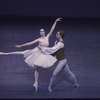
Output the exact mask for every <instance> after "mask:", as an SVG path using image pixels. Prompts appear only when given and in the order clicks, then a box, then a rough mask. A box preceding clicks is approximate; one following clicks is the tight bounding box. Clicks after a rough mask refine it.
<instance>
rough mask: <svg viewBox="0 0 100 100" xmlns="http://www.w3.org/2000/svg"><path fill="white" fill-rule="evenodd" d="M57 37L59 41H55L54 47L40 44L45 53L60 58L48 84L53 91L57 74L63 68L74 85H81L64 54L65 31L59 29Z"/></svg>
mask: <svg viewBox="0 0 100 100" xmlns="http://www.w3.org/2000/svg"><path fill="white" fill-rule="evenodd" d="M56 37H57V41H56V42H55V45H54V46H53V47H51V48H50V47H41V46H39V48H40V49H41V51H42V52H43V53H44V54H52V55H55V56H56V58H57V59H58V65H57V67H56V68H55V70H54V71H53V74H52V77H51V79H50V83H49V86H48V90H49V92H53V91H52V89H51V87H52V84H53V82H54V80H55V78H56V76H57V74H58V73H59V72H60V71H61V69H62V68H64V70H65V71H66V74H67V76H68V77H69V79H70V80H71V82H72V83H73V86H74V87H79V84H78V82H77V79H76V77H75V75H74V74H73V73H72V72H71V71H70V69H69V66H68V64H67V59H66V56H65V55H64V50H65V46H64V42H63V37H64V31H58V32H57V34H56Z"/></svg>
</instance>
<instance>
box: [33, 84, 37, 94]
mask: <svg viewBox="0 0 100 100" xmlns="http://www.w3.org/2000/svg"><path fill="white" fill-rule="evenodd" d="M33 86H34V87H35V91H36V92H37V90H38V83H34V84H33Z"/></svg>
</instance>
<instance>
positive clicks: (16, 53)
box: [0, 51, 25, 55]
mask: <svg viewBox="0 0 100 100" xmlns="http://www.w3.org/2000/svg"><path fill="white" fill-rule="evenodd" d="M24 52H25V51H15V52H8V53H4V52H0V55H10V54H14V55H21V54H22V55H23V54H24Z"/></svg>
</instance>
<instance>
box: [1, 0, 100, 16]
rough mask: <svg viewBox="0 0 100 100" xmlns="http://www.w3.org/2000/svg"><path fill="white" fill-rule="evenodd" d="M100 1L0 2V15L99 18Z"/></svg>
mask: <svg viewBox="0 0 100 100" xmlns="http://www.w3.org/2000/svg"><path fill="white" fill-rule="evenodd" d="M99 11H100V0H0V15H15V16H16V15H17V16H63V17H100V13H99Z"/></svg>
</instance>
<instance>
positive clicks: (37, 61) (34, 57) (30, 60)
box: [24, 47, 57, 68]
mask: <svg viewBox="0 0 100 100" xmlns="http://www.w3.org/2000/svg"><path fill="white" fill-rule="evenodd" d="M24 58H25V60H24V61H25V62H26V63H27V64H28V65H29V66H30V67H33V68H34V67H35V65H36V66H41V67H43V68H49V67H51V66H53V64H54V63H55V62H56V61H57V59H56V58H55V57H53V56H51V55H47V54H43V53H42V52H41V50H40V49H39V48H38V47H35V48H34V49H30V50H26V51H25V52H24Z"/></svg>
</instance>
